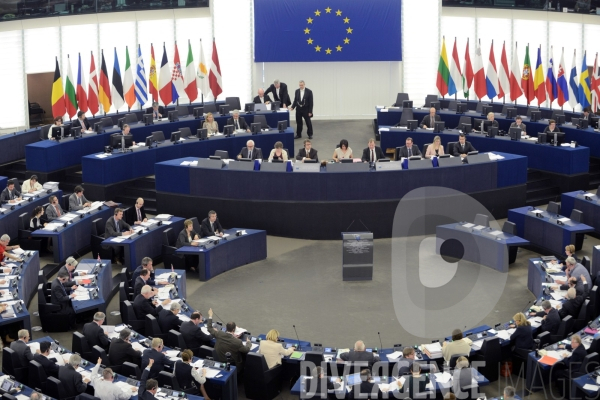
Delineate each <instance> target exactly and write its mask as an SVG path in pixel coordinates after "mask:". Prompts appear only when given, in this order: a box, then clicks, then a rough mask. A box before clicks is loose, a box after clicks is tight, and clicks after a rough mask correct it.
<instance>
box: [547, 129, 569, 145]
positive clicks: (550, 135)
mask: <svg viewBox="0 0 600 400" xmlns="http://www.w3.org/2000/svg"><path fill="white" fill-rule="evenodd" d="M547 135H548V139H550V142H551V143H552V144H554V145H556V146H560V145H561V144H563V143H564V142H565V134H564V133H562V132H554V133H553V132H549V133H547ZM555 135H556V141H555V140H554V136H555Z"/></svg>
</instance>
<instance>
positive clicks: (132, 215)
mask: <svg viewBox="0 0 600 400" xmlns="http://www.w3.org/2000/svg"><path fill="white" fill-rule="evenodd" d="M140 214H141V215H142V221H143V220H144V218H146V211H145V210H144V206H142V207H141V208H140ZM123 216H124V217H125V221H126V222H127V223H128V224H129V225H133V224H134V223H135V221H137V210H136V208H135V205H134V206H133V207H129V208H128V209H127V212H126V213H125V214H124V215H123Z"/></svg>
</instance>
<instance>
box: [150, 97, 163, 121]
mask: <svg viewBox="0 0 600 400" xmlns="http://www.w3.org/2000/svg"><path fill="white" fill-rule="evenodd" d="M146 114H152V119H160V118H165V117H166V116H167V114H166V113H165V108H164V107H163V106H159V105H158V101H154V102H152V107H150V108H147V109H146Z"/></svg>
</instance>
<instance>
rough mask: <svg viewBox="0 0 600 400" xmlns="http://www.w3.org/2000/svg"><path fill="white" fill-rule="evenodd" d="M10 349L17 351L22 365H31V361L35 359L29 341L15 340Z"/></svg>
mask: <svg viewBox="0 0 600 400" xmlns="http://www.w3.org/2000/svg"><path fill="white" fill-rule="evenodd" d="M10 349H11V350H14V351H15V353H17V356H18V357H19V360H20V361H21V366H22V367H28V366H29V361H31V360H33V354H32V353H31V349H30V348H29V346H27V343H25V342H24V341H22V340H15V341H14V342H12V343H11V344H10Z"/></svg>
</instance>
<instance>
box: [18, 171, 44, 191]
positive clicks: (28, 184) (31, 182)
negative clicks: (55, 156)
mask: <svg viewBox="0 0 600 400" xmlns="http://www.w3.org/2000/svg"><path fill="white" fill-rule="evenodd" d="M43 188H44V187H43V186H42V185H41V184H40V183H39V182H38V178H37V175H31V178H29V179H27V180H25V181H24V182H23V185H21V191H22V192H23V193H33V192H37V191H38V190H42V189H43Z"/></svg>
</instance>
